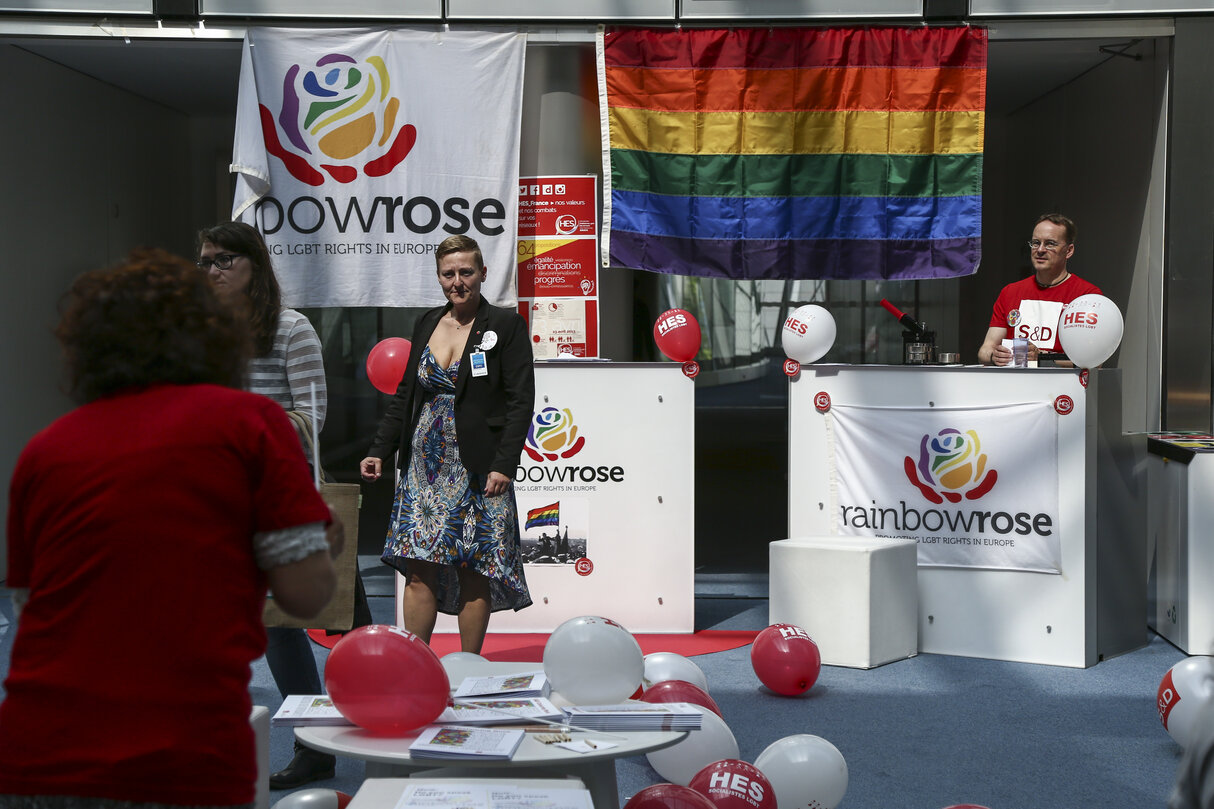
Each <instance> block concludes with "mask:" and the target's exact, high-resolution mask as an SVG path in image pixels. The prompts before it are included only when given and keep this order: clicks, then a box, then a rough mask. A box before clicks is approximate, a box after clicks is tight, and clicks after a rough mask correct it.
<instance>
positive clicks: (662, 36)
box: [597, 27, 987, 280]
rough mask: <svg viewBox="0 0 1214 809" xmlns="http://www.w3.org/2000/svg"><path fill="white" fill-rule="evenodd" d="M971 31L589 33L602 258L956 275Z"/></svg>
mask: <svg viewBox="0 0 1214 809" xmlns="http://www.w3.org/2000/svg"><path fill="white" fill-rule="evenodd" d="M986 50H987V39H986V31H985V30H983V29H981V28H973V27H947V28H928V27H916V28H753V29H728V30H723V29H697V30H676V31H665V30H663V31H657V30H646V29H635V30H634V29H628V30H620V31H609V32H606V33H600V34H599V39H598V48H597V53H598V72H599V101H600V108H601V109H603V110H604V114H603V116H602V120H603V145H604V169H605V170H604V178H605V180H604V186H605V187H604V224H603V233H604V238H603V240H602V258H603V261H604V262H605V263H607V264H609V265H610V266H615V267H630V268H634V269H642V270H650V271H653V272H662V273H671V274H675V275H700V276H716V277H727V278H746V279H760V278H776V279H785V278H826V279H898V280H908V279H919V278H948V277H955V276H962V275H969V274H971V273H973V272H975V271H976V270H977V268H978V262H979V259H980V257H981V246H982V245H981V235H982V227H981V225H982V146H983V126H984V120H985V107H986Z"/></svg>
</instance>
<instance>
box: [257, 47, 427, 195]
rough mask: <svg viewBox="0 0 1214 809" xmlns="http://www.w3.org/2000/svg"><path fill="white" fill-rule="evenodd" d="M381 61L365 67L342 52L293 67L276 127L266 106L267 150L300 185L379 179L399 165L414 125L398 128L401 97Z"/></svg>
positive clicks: (286, 78) (369, 59) (377, 58)
mask: <svg viewBox="0 0 1214 809" xmlns="http://www.w3.org/2000/svg"><path fill="white" fill-rule="evenodd" d="M391 89H392V79H391V77H390V76H389V74H388V66H387V65H386V64H385V63H384V60H383V58H382V57H380V56H368V57H367V59H366V60H365V61H364V62H359V61H358V60H356V59H354V58H352V57H350V56H346V55H344V54H340V53H330V54H326V55H324V56H322V57H321V58H319V59H317V60H316V64H315V66H313V67H311V68H304V67H302V66H301V65H292V66H291V67H290V69H288V70H287V74H286V76H284V77H283V83H282V109H281V110H279V111H278V118H277V122H276V121H275V117H274V113H273V112H272V111H271V110H269V109H268V108H267V107H266V106H265V105H264V104H261V105H259V106H260V108H261V130H262V134H263V136H264V138H265V143H266V150H267V151H269V152H270V154H272V155H274V156H275V157H277V158H278V159H279V160H281V161H282V162H283V165H284V166H286V169H287V171H289V172H291V176H293V177H294V178H295V179H297V180H299V181H300V182H301V183H307V184H308V185H312V186H318V185H321V184H323V183H324V182H325V175H324V174H322V173H321V170H323V171H324V172H325V173H327V174H328V175H329V176H330V177H332V178H333V179H334V180H337V181H338V182H340V183H348V182H352V181H354V180H355V179H357V178H358V176H359V174H360V173H361V174H363V175H364V176H367V177H382V176H384V175H386V174H388V173H390V172H391V171H392V170H393V169H394V168H396V167H397V166H398V165H400V162H401V161H402V160H404V159H405V156H406V155H408V154H409V151H410V150H411V149H412V148H413V144H414V143H416V142H417V128H416V127H414V126H413V125H412V124H402V123H400V121H399V120H398V119H399V117H400V99H399V98H397V97H396V96H394V95H392V94H391Z"/></svg>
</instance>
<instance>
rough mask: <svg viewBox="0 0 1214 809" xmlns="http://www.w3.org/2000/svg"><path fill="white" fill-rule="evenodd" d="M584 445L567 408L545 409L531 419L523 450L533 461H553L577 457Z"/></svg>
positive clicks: (583, 439)
mask: <svg viewBox="0 0 1214 809" xmlns="http://www.w3.org/2000/svg"><path fill="white" fill-rule="evenodd" d="M585 445H586V439H585V438H583V437H582V436H580V435H578V430H577V425H576V424H574V423H573V413H571V412H569V408H567V407H566V408H565V409H564V410H558V409H556V408H555V407H545V408H544V409H543V410H541V411H540V412H538V413H536V414H535V416H534V417H533V418H532V419H531V429H530V430H528V431H527V441H526V443H525V444H524V445H523V450H524V451H525V452H526V453H527V456H528V457H529V458H531V460H533V461H543V460H549V461H555V460H557V459H558V458H569V457H572V456H574V455H577V454H578V453H579V452H581V450H582V447H583V446H585Z"/></svg>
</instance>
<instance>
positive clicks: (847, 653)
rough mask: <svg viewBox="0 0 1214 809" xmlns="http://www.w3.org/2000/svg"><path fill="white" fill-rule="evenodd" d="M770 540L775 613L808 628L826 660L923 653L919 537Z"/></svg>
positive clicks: (869, 661) (876, 660)
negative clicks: (916, 539)
mask: <svg viewBox="0 0 1214 809" xmlns="http://www.w3.org/2000/svg"><path fill="white" fill-rule="evenodd" d="M768 547H769V552H768V553H769V560H770V565H771V572H770V576H769V579H770V594H769V598H768V610H769V613H768V614H769V618H770V621H771V623H773V624H777V623H785V624H795V625H796V626H799V627H801V628H802V629H804V630H805V631H806V632H808V633H809V636H810V637H811V638H813V640H814V642H815V643H816V644H818V650H819V652H821V654H822V662H823V663H825V664H827V665H831V666H849V667H851V668H860V669H869V668H872V667H874V666H880V665H881V664H882V663H888V662H890V661H891V660H901V659H903V658H906V657H911V656H913V655H915V654H917V653H918V651H919V582H918V574H919V568H918V556H917V554H918V546H917V543H916V542H915V541H914V540H913V539H879V538H876V537H852V536H828V537H798V538H794V539H780V540H777V541H775V542H772V543H770V545H769V546H768Z"/></svg>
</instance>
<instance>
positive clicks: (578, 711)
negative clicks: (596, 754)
mask: <svg viewBox="0 0 1214 809" xmlns="http://www.w3.org/2000/svg"><path fill="white" fill-rule="evenodd" d="M703 718H704V715H703V714H701V713H700V711H699V710H698V709H697V708H696V707H695V706H694V705H692V704H690V703H687V702H654V703H649V702H626V703H623V704H620V705H575V706H572V707H569V708H565V720H566V722H568V723H569V724H570V725H572V726H574V727H577V728H584V729H586V730H621V731H629V730H632V731H656V730H699V729H700V723H701V722H702V721H703Z"/></svg>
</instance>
